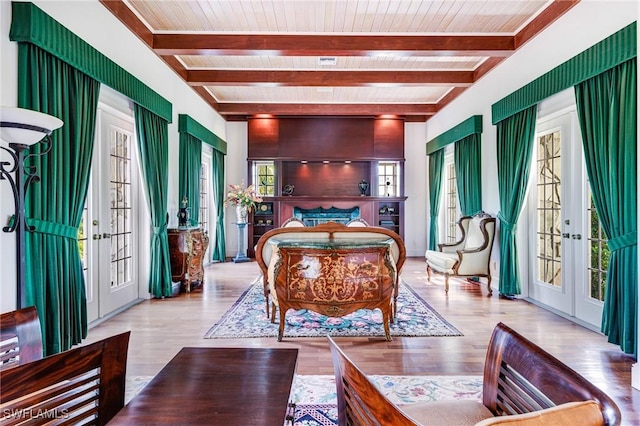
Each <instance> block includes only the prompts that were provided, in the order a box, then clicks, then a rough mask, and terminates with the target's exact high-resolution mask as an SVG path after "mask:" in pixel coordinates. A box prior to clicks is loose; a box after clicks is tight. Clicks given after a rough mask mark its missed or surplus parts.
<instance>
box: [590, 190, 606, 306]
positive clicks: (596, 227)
mask: <svg viewBox="0 0 640 426" xmlns="http://www.w3.org/2000/svg"><path fill="white" fill-rule="evenodd" d="M589 198H590V200H591V205H590V206H589V209H588V213H587V214H588V216H589V221H588V223H589V237H588V240H589V254H588V256H589V262H588V263H587V265H588V270H589V280H590V281H589V282H590V292H589V296H590V297H591V298H592V299H595V300H599V301H601V302H604V290H605V287H606V285H607V268H608V267H609V258H610V257H611V251H610V250H609V246H608V245H607V237H606V235H604V232H603V231H602V226H601V225H600V218H599V217H598V212H597V211H596V208H595V206H594V205H593V197H589Z"/></svg>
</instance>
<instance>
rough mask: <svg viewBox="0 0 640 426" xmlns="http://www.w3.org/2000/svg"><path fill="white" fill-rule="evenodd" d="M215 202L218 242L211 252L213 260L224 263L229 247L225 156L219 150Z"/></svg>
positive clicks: (215, 155)
mask: <svg viewBox="0 0 640 426" xmlns="http://www.w3.org/2000/svg"><path fill="white" fill-rule="evenodd" d="M211 163H212V167H211V168H212V170H213V181H212V182H213V200H214V203H215V205H216V212H217V215H216V240H215V243H214V245H213V250H211V253H212V255H211V260H213V261H218V262H224V261H225V260H226V257H227V246H226V244H225V241H224V238H225V236H224V199H225V192H224V190H225V186H224V154H223V153H222V152H220V151H218V150H217V149H214V150H213V156H212V161H211Z"/></svg>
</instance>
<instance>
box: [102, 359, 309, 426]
mask: <svg viewBox="0 0 640 426" xmlns="http://www.w3.org/2000/svg"><path fill="white" fill-rule="evenodd" d="M297 358H298V349H269V348H183V349H182V350H180V352H178V354H177V355H176V356H175V357H174V358H173V359H172V360H171V361H170V362H169V363H168V364H167V365H166V366H165V367H164V368H163V369H162V371H160V373H158V375H157V376H155V377H154V378H153V380H152V381H151V382H150V383H149V384H148V385H147V386H146V387H145V388H144V389H142V391H141V392H140V393H139V394H138V395H136V396H135V397H134V398H133V399H132V400H131V402H129V404H127V405H126V406H125V407H124V408H123V409H122V410H121V411H120V412H119V413H118V415H117V416H116V417H115V418H114V419H113V420H112V421H111V422H109V425H112V424H113V425H128V426H129V425H169V424H171V425H205V424H208V425H269V426H273V425H282V424H283V423H285V420H286V417H287V416H288V415H293V410H292V409H291V410H290V409H289V402H290V400H289V399H290V394H291V387H292V384H293V379H294V376H295V371H296V362H297Z"/></svg>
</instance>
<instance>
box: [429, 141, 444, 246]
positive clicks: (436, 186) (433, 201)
mask: <svg viewBox="0 0 640 426" xmlns="http://www.w3.org/2000/svg"><path fill="white" fill-rule="evenodd" d="M443 168H444V149H440V150H438V151H435V152H433V153H431V155H429V208H430V209H431V215H430V218H429V250H435V249H436V248H437V245H438V214H439V213H440V193H441V192H442V169H443Z"/></svg>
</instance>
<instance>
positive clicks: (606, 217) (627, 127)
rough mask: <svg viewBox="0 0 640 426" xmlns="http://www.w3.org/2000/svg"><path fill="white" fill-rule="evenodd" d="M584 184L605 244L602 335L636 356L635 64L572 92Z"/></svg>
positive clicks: (586, 82)
mask: <svg viewBox="0 0 640 426" xmlns="http://www.w3.org/2000/svg"><path fill="white" fill-rule="evenodd" d="M575 92H576V104H577V107H578V118H579V121H580V130H581V132H582V143H583V147H584V156H585V162H586V167H587V175H588V176H589V184H590V186H591V192H592V194H593V202H594V204H595V207H596V210H597V212H598V216H599V218H600V223H601V225H602V229H603V231H604V232H605V234H606V236H607V238H608V240H609V248H610V249H611V257H610V259H609V267H608V269H607V284H606V291H605V303H604V312H603V316H602V332H603V333H604V334H606V335H607V336H608V339H609V342H611V343H615V344H618V345H620V348H621V349H622V350H623V351H624V352H626V353H630V354H633V355H634V356H637V353H638V348H637V330H636V325H637V319H638V307H637V300H638V290H637V285H638V241H637V238H638V232H637V226H638V214H637V195H638V192H637V176H638V174H637V173H638V172H637V115H636V114H637V64H636V61H635V59H634V60H630V61H627V62H625V63H623V64H621V65H619V66H617V67H615V68H613V69H611V70H609V71H607V72H605V73H602V74H601V75H598V76H596V77H594V78H592V79H590V80H587V81H585V82H583V83H580V84H578V85H577V86H576V87H575Z"/></svg>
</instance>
